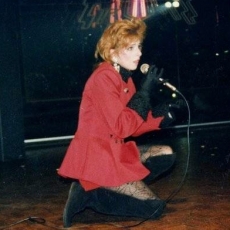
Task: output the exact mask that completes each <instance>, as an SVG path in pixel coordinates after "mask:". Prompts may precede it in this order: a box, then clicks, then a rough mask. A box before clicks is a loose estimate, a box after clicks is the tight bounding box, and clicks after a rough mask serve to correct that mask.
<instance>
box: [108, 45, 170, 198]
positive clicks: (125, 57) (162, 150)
mask: <svg viewBox="0 0 230 230" xmlns="http://www.w3.org/2000/svg"><path fill="white" fill-rule="evenodd" d="M141 48H142V44H141V42H140V41H135V42H131V44H130V45H129V46H128V47H127V48H124V49H121V50H119V51H118V52H116V51H115V50H114V49H112V50H110V54H111V56H112V57H113V58H115V59H116V61H117V63H118V64H119V65H120V66H122V67H124V68H125V69H128V70H135V69H136V68H137V66H138V64H139V60H140V57H141V55H142V52H141ZM139 150H140V160H141V162H142V163H145V161H146V160H147V159H148V158H150V157H155V156H160V155H168V154H173V151H172V149H171V147H169V146H166V145H155V146H148V147H147V148H146V146H139ZM106 189H109V190H112V191H115V192H117V193H120V194H125V195H128V196H132V197H135V198H137V199H141V200H146V199H158V198H157V196H156V195H155V194H154V193H153V191H152V190H151V189H150V188H149V187H148V186H147V185H146V184H145V183H144V182H143V181H133V182H129V183H126V184H123V185H121V186H117V187H106Z"/></svg>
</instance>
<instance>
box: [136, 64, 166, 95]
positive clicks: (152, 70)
mask: <svg viewBox="0 0 230 230" xmlns="http://www.w3.org/2000/svg"><path fill="white" fill-rule="evenodd" d="M157 72H158V68H157V67H156V66H155V65H152V66H150V67H149V70H148V73H147V76H146V78H145V80H144V82H143V83H142V85H141V88H140V91H141V92H143V93H144V94H147V95H148V96H150V95H151V93H152V92H153V91H154V90H155V89H156V88H157V87H158V86H159V83H161V82H160V81H159V78H161V76H162V75H163V72H164V69H161V70H160V72H159V73H157Z"/></svg>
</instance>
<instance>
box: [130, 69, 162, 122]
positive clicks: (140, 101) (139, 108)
mask: <svg viewBox="0 0 230 230" xmlns="http://www.w3.org/2000/svg"><path fill="white" fill-rule="evenodd" d="M157 71H158V68H156V67H155V66H154V65H152V66H151V67H150V68H149V71H148V74H147V76H146V78H145V80H144V82H143V83H142V84H141V87H140V89H139V90H138V91H137V92H136V93H135V94H134V95H133V97H132V98H131V99H130V101H129V103H128V104H127V107H129V108H131V109H133V110H135V111H136V112H137V113H138V114H139V115H140V116H141V117H142V118H143V119H144V120H146V119H147V116H148V112H149V111H150V110H151V104H150V97H151V93H152V91H154V89H156V86H158V85H159V83H160V81H159V80H158V78H160V77H161V76H162V74H163V69H161V71H160V73H159V74H157Z"/></svg>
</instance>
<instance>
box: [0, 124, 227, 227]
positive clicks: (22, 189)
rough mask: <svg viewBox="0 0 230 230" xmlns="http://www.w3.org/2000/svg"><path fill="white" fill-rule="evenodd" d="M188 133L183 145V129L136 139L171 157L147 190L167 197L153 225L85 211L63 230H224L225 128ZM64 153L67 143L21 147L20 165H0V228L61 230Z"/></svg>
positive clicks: (65, 183) (64, 193) (66, 187)
mask: <svg viewBox="0 0 230 230" xmlns="http://www.w3.org/2000/svg"><path fill="white" fill-rule="evenodd" d="M190 131H191V132H190V138H189V142H188V137H187V132H186V130H182V131H180V130H168V131H161V132H158V133H154V134H148V135H146V136H144V137H142V139H139V140H137V141H138V142H142V143H143V142H146V143H148V142H153V143H159V142H161V143H164V144H169V145H171V146H172V147H173V149H174V150H175V152H176V153H177V161H176V164H175V167H174V168H173V169H172V171H170V172H168V173H167V174H166V175H164V177H161V178H159V179H158V180H156V181H154V182H153V184H152V185H151V188H152V189H153V190H154V192H156V193H157V194H158V195H159V196H160V197H161V198H162V199H167V198H168V197H169V196H171V195H172V199H171V200H170V202H169V203H168V204H167V207H166V209H165V212H164V215H163V216H162V217H161V218H160V219H159V220H154V221H152V220H146V221H144V222H142V221H143V220H142V219H133V218H121V217H111V216H106V215H102V214H98V213H95V212H93V211H91V210H86V211H84V212H83V213H80V214H79V215H78V216H77V217H76V218H75V219H74V224H73V226H72V227H71V228H69V229H89V230H90V229H159V230H161V229H162V230H165V229H170V230H174V229H175V230H184V229H191V230H193V229H199V230H200V229H202V230H205V229H208V230H220V229H221V230H225V229H226V230H227V229H230V138H229V137H230V134H229V131H230V128H229V127H215V126H213V127H203V128H202V127H200V128H196V129H191V130H190ZM188 146H189V147H190V148H188ZM66 148H67V143H64V144H62V143H59V144H58V145H57V144H53V145H46V146H45V145H40V146H27V148H26V156H25V160H22V161H21V162H4V163H0V229H20V230H21V229H23V230H27V229H33V230H35V229H64V228H63V224H62V212H63V207H64V205H65V201H66V199H67V195H68V190H69V186H70V182H69V181H66V180H63V179H62V178H60V177H58V176H57V173H56V171H57V169H58V167H59V165H60V163H61V161H62V159H63V156H64V153H65V150H66ZM188 162H189V164H188V168H187V167H186V166H187V163H188ZM186 170H187V171H186ZM185 172H187V174H186V178H185V180H184V181H183V176H184V174H185ZM181 185H182V186H181ZM177 190H178V191H177Z"/></svg>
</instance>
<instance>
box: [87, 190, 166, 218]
mask: <svg viewBox="0 0 230 230" xmlns="http://www.w3.org/2000/svg"><path fill="white" fill-rule="evenodd" d="M91 195H92V197H91V198H92V199H91V204H90V207H91V208H92V209H93V210H94V211H97V212H99V213H103V214H109V215H115V216H126V217H138V218H145V219H156V218H158V217H160V216H161V215H162V213H163V210H164V208H165V204H166V203H165V202H164V201H162V200H159V199H155V200H153V199H146V200H140V199H137V198H134V197H131V196H128V195H124V194H119V193H116V192H114V191H110V190H107V189H102V188H99V189H97V190H94V191H93V192H92V194H91Z"/></svg>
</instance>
